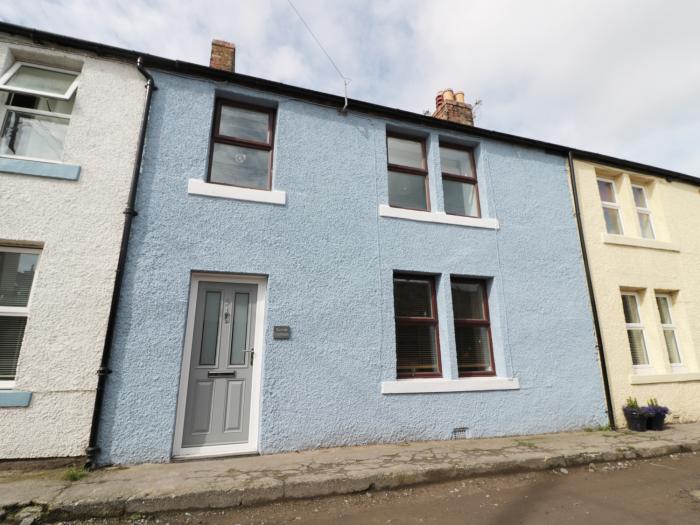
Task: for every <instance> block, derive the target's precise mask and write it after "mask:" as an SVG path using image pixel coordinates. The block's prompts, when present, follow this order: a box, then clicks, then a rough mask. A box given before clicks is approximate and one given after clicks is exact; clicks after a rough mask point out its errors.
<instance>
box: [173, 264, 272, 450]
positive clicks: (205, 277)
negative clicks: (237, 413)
mask: <svg viewBox="0 0 700 525" xmlns="http://www.w3.org/2000/svg"><path fill="white" fill-rule="evenodd" d="M202 281H207V282H221V283H240V284H256V285H257V286H258V300H257V305H256V306H257V310H256V312H255V341H254V346H253V348H255V360H254V361H253V382H252V384H251V387H250V388H251V398H250V426H249V428H250V434H249V440H248V442H247V443H236V444H232V445H210V446H205V447H183V446H182V434H183V430H184V425H185V407H186V402H187V386H188V385H187V383H188V381H189V376H190V374H189V372H190V359H191V353H192V337H193V334H194V316H195V309H196V307H197V291H198V290H199V283H200V282H202ZM266 292H267V277H261V276H254V275H231V274H218V273H197V274H193V275H192V279H191V283H190V298H189V303H188V307H187V324H186V327H185V343H184V348H183V352H182V364H181V366H180V389H179V391H178V395H177V411H176V416H175V434H174V436H173V457H205V456H222V455H235V454H256V453H257V452H258V446H259V442H260V419H261V414H262V412H261V398H262V363H263V359H264V357H265V304H266V300H267V297H266Z"/></svg>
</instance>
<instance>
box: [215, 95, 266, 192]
mask: <svg viewBox="0 0 700 525" xmlns="http://www.w3.org/2000/svg"><path fill="white" fill-rule="evenodd" d="M274 115H275V112H274V110H272V109H268V108H260V107H257V106H249V105H245V104H237V103H233V102H229V101H223V100H219V101H217V103H216V111H215V115H214V126H213V129H212V147H211V162H210V167H209V182H213V183H216V184H227V185H229V186H239V187H242V188H252V189H257V190H270V189H272V144H273V132H274Z"/></svg>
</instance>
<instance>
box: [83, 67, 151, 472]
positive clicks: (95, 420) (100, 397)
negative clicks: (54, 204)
mask: <svg viewBox="0 0 700 525" xmlns="http://www.w3.org/2000/svg"><path fill="white" fill-rule="evenodd" d="M136 67H137V69H138V70H139V72H140V73H141V74H142V75H143V76H144V77H145V78H146V104H145V107H144V112H143V119H142V120H141V130H140V131H139V141H138V147H137V149H136V159H135V164H134V172H133V174H132V176H131V186H130V187H129V197H128V200H127V205H126V209H125V210H124V212H123V213H124V215H125V219H124V228H123V229H122V240H121V245H120V248H119V260H118V261H117V271H116V275H115V279H114V289H113V290H112V303H111V306H110V309H109V319H108V321H107V332H106V334H105V342H104V347H103V349H102V358H101V360H100V368H99V369H98V370H97V389H96V391H95V406H94V408H93V411H92V423H91V426H90V440H89V441H88V447H87V449H86V450H85V453H86V454H87V462H86V464H85V466H86V468H94V467H95V462H96V459H97V454H98V453H99V452H100V448H99V447H98V446H97V438H98V434H99V427H100V419H101V417H102V406H103V401H104V393H105V385H106V383H107V376H108V375H109V374H111V373H112V371H111V370H110V368H109V360H110V356H111V353H112V343H113V340H114V326H115V322H116V318H117V308H118V306H119V297H120V291H121V286H122V280H123V278H124V266H125V264H126V252H127V248H128V246H129V236H130V235H131V223H132V221H133V220H134V217H135V216H136V215H138V212H137V211H136V210H135V209H134V205H135V203H136V190H137V188H138V182H139V175H140V174H141V161H142V159H143V148H144V144H145V142H146V128H147V126H148V115H149V112H150V109H151V97H152V95H153V91H155V90H156V89H158V88H157V87H156V85H155V81H154V80H153V77H152V76H151V74H150V73H149V72H148V71H146V70H145V69H144V67H143V60H142V58H141V57H139V58H138V59H137V61H136Z"/></svg>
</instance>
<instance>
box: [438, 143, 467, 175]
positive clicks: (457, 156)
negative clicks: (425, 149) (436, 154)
mask: <svg viewBox="0 0 700 525" xmlns="http://www.w3.org/2000/svg"><path fill="white" fill-rule="evenodd" d="M440 166H441V170H442V172H443V173H450V174H452V175H461V176H463V177H474V170H473V166H472V156H471V154H470V153H469V152H468V151H461V150H457V149H450V148H440Z"/></svg>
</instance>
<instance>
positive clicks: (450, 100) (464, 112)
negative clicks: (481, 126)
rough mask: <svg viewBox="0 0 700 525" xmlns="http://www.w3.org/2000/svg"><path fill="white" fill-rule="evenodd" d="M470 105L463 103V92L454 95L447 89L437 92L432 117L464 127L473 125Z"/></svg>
mask: <svg viewBox="0 0 700 525" xmlns="http://www.w3.org/2000/svg"><path fill="white" fill-rule="evenodd" d="M472 109H473V108H472V106H471V104H467V103H465V102H464V91H457V93H455V92H454V91H452V89H450V88H448V89H445V90H444V91H438V94H437V96H436V97H435V112H434V113H433V117H435V118H439V119H442V120H449V121H450V122H455V123H457V124H464V125H466V126H473V125H474V113H473V111H472Z"/></svg>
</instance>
